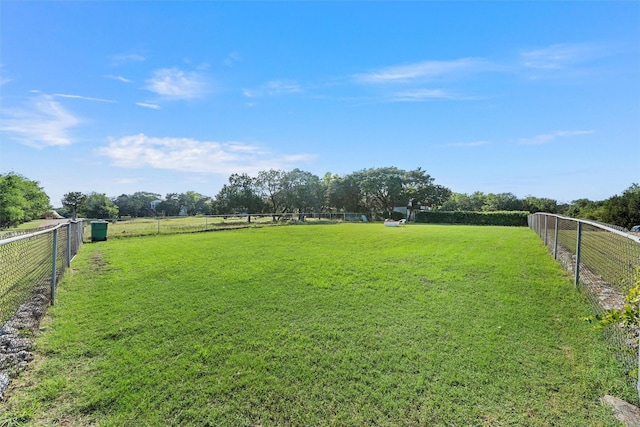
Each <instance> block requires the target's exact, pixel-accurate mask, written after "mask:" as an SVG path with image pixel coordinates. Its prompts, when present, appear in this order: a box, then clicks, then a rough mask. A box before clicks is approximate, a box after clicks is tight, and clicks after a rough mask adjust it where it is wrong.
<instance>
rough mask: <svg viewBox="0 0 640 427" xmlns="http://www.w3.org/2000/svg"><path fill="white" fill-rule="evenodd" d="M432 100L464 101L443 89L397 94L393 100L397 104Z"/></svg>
mask: <svg viewBox="0 0 640 427" xmlns="http://www.w3.org/2000/svg"><path fill="white" fill-rule="evenodd" d="M430 99H463V98H462V97H460V96H456V95H454V94H452V93H449V92H446V91H444V90H442V89H416V90H412V91H404V92H396V93H394V94H393V95H392V100H393V101H397V102H416V101H428V100H430Z"/></svg>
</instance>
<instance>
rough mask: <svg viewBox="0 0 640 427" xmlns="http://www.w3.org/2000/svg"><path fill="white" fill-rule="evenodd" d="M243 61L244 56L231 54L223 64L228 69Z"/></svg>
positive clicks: (235, 53)
mask: <svg viewBox="0 0 640 427" xmlns="http://www.w3.org/2000/svg"><path fill="white" fill-rule="evenodd" d="M241 60H242V56H241V55H240V54H239V53H237V52H231V53H230V54H229V55H227V57H226V58H225V59H224V60H223V61H222V62H223V63H224V65H226V66H227V67H231V66H232V65H234V64H235V63H236V62H238V61H241Z"/></svg>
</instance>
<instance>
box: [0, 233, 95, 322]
mask: <svg viewBox="0 0 640 427" xmlns="http://www.w3.org/2000/svg"><path fill="white" fill-rule="evenodd" d="M83 233H84V223H83V221H76V222H68V223H65V224H59V225H57V226H54V227H51V228H48V229H45V230H41V231H36V232H33V233H29V234H22V235H19V236H15V237H10V238H6V239H2V240H0V266H2V268H1V269H0V325H3V324H4V323H5V322H6V321H7V320H8V319H9V318H10V317H11V316H13V314H14V313H15V312H16V310H17V309H18V308H19V307H20V306H21V305H22V304H24V303H25V302H27V301H29V300H31V298H32V297H33V296H34V294H35V293H44V294H46V296H47V297H48V298H50V300H51V303H53V302H54V299H55V289H56V283H57V280H58V279H59V278H60V277H61V276H62V274H63V273H64V271H65V270H66V269H67V267H69V265H70V263H71V259H72V258H73V257H74V256H75V255H76V253H77V252H78V248H79V247H80V245H81V244H82V238H83Z"/></svg>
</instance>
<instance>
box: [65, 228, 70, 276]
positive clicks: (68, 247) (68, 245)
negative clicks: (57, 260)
mask: <svg viewBox="0 0 640 427" xmlns="http://www.w3.org/2000/svg"><path fill="white" fill-rule="evenodd" d="M66 264H67V268H69V267H71V223H70V222H67V262H66Z"/></svg>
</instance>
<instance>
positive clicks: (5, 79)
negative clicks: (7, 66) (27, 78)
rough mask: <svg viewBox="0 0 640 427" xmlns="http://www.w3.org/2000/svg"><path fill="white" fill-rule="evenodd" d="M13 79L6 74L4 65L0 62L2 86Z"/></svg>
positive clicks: (0, 82)
mask: <svg viewBox="0 0 640 427" xmlns="http://www.w3.org/2000/svg"><path fill="white" fill-rule="evenodd" d="M11 80H12V79H11V78H9V77H6V76H5V72H4V65H3V64H0V86H2V85H4V84H7V83H9V82H10V81H11Z"/></svg>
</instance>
